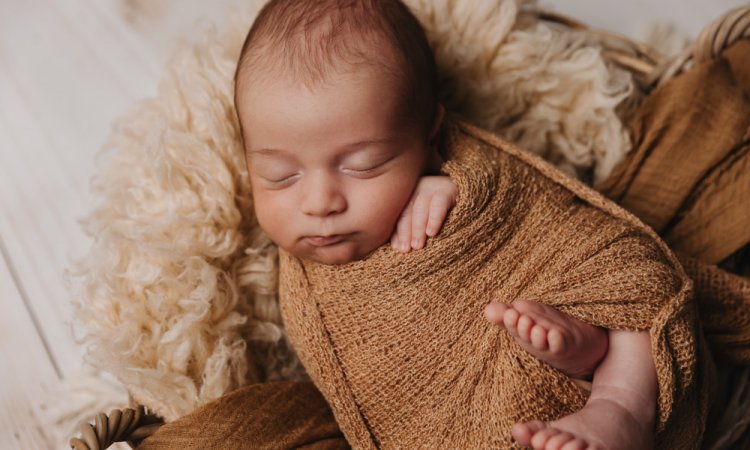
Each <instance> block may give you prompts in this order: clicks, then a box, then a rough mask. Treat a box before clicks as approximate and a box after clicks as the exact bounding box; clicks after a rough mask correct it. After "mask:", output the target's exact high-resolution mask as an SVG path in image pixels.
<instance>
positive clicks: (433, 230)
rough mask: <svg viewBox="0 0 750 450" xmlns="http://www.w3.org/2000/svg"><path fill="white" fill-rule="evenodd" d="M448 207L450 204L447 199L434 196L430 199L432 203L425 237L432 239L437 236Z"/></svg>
mask: <svg viewBox="0 0 750 450" xmlns="http://www.w3.org/2000/svg"><path fill="white" fill-rule="evenodd" d="M450 207H451V203H450V200H449V199H448V198H447V197H445V196H442V195H434V196H433V197H432V201H431V202H430V212H429V216H430V217H429V219H428V221H427V236H430V237H433V236H436V235H437V234H438V231H440V228H441V227H442V226H443V222H444V221H445V216H446V215H447V214H448V210H449V209H450Z"/></svg>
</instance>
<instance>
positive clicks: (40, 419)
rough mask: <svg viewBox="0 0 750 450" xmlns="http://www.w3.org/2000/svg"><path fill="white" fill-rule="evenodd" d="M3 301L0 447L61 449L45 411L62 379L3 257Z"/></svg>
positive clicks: (0, 279) (0, 294)
mask: <svg viewBox="0 0 750 450" xmlns="http://www.w3.org/2000/svg"><path fill="white" fill-rule="evenodd" d="M0 246H2V242H1V241H0ZM0 248H1V247H0ZM0 253H4V252H0ZM0 299H2V304H3V313H2V314H0V357H1V358H2V361H3V362H2V364H0V380H2V383H0V405H2V407H0V442H1V443H2V445H0V446H1V447H2V448H9V449H11V448H13V449H49V448H61V445H60V443H55V442H54V441H53V437H52V433H51V432H50V431H49V424H46V423H45V420H46V419H45V417H44V415H43V413H42V411H41V408H40V404H41V402H42V401H43V400H44V399H45V398H46V397H47V395H48V394H49V393H50V392H51V389H52V388H53V387H54V386H55V385H56V384H57V383H59V379H58V377H57V374H56V373H55V370H54V368H53V366H52V364H51V362H50V359H49V357H48V354H47V352H46V351H45V348H44V345H43V342H42V341H41V339H40V338H39V335H38V334H37V333H36V329H35V326H34V321H33V320H32V318H31V316H30V315H29V310H28V309H27V307H26V306H27V305H26V304H25V302H24V300H23V298H22V296H21V294H20V292H19V290H18V289H17V286H16V284H15V281H14V279H13V275H12V274H11V270H10V267H9V265H8V261H7V260H6V256H4V255H0ZM56 444H57V445H56Z"/></svg>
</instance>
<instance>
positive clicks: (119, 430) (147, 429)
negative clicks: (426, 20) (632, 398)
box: [70, 6, 750, 450]
mask: <svg viewBox="0 0 750 450" xmlns="http://www.w3.org/2000/svg"><path fill="white" fill-rule="evenodd" d="M538 14H539V19H541V20H543V21H546V22H549V23H552V24H554V25H555V26H561V27H566V28H569V29H576V30H584V31H586V32H587V34H588V35H589V37H590V38H591V39H592V40H593V41H594V43H596V44H598V45H600V46H601V48H602V55H603V56H604V58H605V59H606V60H607V61H609V62H611V63H614V64H617V65H618V66H620V67H622V68H624V69H626V70H628V71H629V72H631V73H632V74H633V77H634V79H635V81H636V83H637V85H638V87H639V89H640V90H641V91H642V93H644V94H647V93H648V92H650V91H651V90H652V89H654V88H656V87H657V86H659V85H660V84H662V83H664V82H666V81H668V80H670V79H672V78H673V77H675V76H676V75H678V74H680V73H682V72H684V71H686V70H689V69H690V68H691V67H692V66H693V65H695V64H699V63H701V62H703V61H707V60H711V59H714V58H716V57H718V56H719V55H721V53H722V52H723V51H724V50H725V49H726V48H728V47H730V46H731V45H732V44H734V43H735V42H737V41H738V40H740V39H750V6H745V7H740V8H737V9H734V10H732V11H729V12H728V13H727V14H725V15H724V16H722V17H720V18H719V19H717V20H716V21H714V22H712V23H711V24H709V25H708V26H707V27H706V28H705V29H704V30H703V32H701V34H700V35H699V36H698V38H697V39H696V40H695V41H694V42H693V44H692V45H691V46H690V47H688V48H686V49H685V50H684V51H683V52H681V53H679V54H678V55H676V56H673V57H669V58H667V57H665V56H664V55H661V54H660V53H659V52H657V51H655V50H653V49H651V48H649V47H647V46H645V45H642V44H640V43H638V42H634V41H632V40H630V39H628V38H626V37H624V36H621V35H617V34H614V33H611V32H607V31H602V30H596V29H591V28H589V27H588V26H586V25H584V24H583V23H581V22H578V21H576V20H573V19H570V18H568V17H565V16H562V15H559V14H555V13H549V12H543V11H540V12H538ZM726 376H729V377H730V378H731V379H732V382H733V383H735V384H736V385H737V386H739V387H738V390H739V391H742V393H741V394H742V396H743V399H739V398H738V399H733V400H732V401H735V402H736V401H742V402H750V401H748V400H744V397H747V396H748V395H750V394H748V390H749V389H750V370H742V371H734V372H730V373H729V375H726ZM735 397H736V396H735ZM743 404H744V403H743ZM130 406H131V407H130V408H124V409H121V410H113V411H111V412H110V413H109V414H105V413H99V414H98V415H97V416H96V419H95V422H94V423H93V424H91V423H82V424H81V426H80V430H81V436H80V437H77V438H72V439H71V440H70V446H71V448H73V449H76V450H99V449H102V450H103V449H106V448H108V447H109V446H110V445H112V444H113V443H115V442H127V443H128V444H129V445H130V446H131V447H132V448H135V447H136V446H137V445H138V443H139V442H140V441H142V440H143V439H145V438H146V437H148V436H150V435H151V434H153V433H154V432H155V431H156V430H157V429H158V428H159V427H160V426H161V425H162V424H163V421H162V420H161V419H160V418H159V417H157V416H155V415H153V414H150V413H149V412H148V411H147V410H146V409H145V408H144V407H143V406H142V405H135V404H134V402H133V401H132V399H131V405H130ZM718 425H719V426H721V427H727V428H732V429H733V431H734V432H735V433H736V432H739V433H742V434H743V435H744V434H747V430H748V429H750V423H743V424H739V425H742V426H741V427H739V426H737V425H738V424H731V423H729V424H725V423H721V424H718ZM739 428H741V430H740V429H739ZM713 448H726V447H724V446H722V445H720V443H718V442H715V443H714V445H713Z"/></svg>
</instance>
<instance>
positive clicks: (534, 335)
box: [531, 324, 548, 351]
mask: <svg viewBox="0 0 750 450" xmlns="http://www.w3.org/2000/svg"><path fill="white" fill-rule="evenodd" d="M531 345H532V346H533V347H534V348H535V349H537V350H542V351H544V350H547V348H548V345H547V329H546V328H544V327H543V326H541V325H539V324H536V325H534V326H533V327H532V328H531Z"/></svg>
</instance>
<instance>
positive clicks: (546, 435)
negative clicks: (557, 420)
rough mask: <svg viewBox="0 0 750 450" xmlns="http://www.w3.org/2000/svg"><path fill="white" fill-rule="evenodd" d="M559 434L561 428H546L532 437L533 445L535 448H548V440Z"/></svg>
mask: <svg viewBox="0 0 750 450" xmlns="http://www.w3.org/2000/svg"><path fill="white" fill-rule="evenodd" d="M557 434H560V430H557V429H555V428H551V427H548V428H544V429H543V430H540V431H538V432H536V433H534V435H533V436H532V437H531V446H532V447H534V450H546V445H547V441H549V440H550V438H552V437H553V436H555V435H557Z"/></svg>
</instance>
